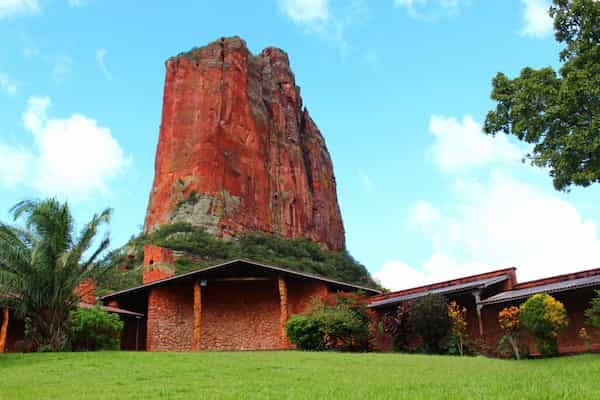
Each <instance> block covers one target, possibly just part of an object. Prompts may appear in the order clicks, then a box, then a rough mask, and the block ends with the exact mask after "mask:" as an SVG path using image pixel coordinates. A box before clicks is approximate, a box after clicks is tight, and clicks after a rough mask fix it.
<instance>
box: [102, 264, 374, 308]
mask: <svg viewBox="0 0 600 400" xmlns="http://www.w3.org/2000/svg"><path fill="white" fill-rule="evenodd" d="M240 265H246V266H250V267H253V268H258V269H262V270H264V271H268V272H270V273H276V274H279V275H284V276H285V275H287V276H293V277H298V278H303V279H311V280H317V281H321V282H323V283H325V284H328V285H330V286H333V287H336V288H339V289H342V290H360V291H364V292H365V293H367V294H380V293H381V292H380V291H379V290H376V289H372V288H368V287H365V286H360V285H354V284H352V283H346V282H341V281H336V280H333V279H329V278H324V277H322V276H318V275H314V274H309V273H305V272H298V271H294V270H291V269H287V268H282V267H277V266H273V265H266V264H261V263H257V262H254V261H249V260H244V259H236V260H232V261H228V262H225V263H222V264H218V265H214V266H211V267H207V268H203V269H199V270H195V271H191V272H186V273H184V274H179V275H174V276H171V277H168V278H164V279H160V280H157V281H154V282H149V283H146V284H143V285H139V286H134V287H131V288H128V289H123V290H119V291H116V292H114V293H110V294H108V295H105V296H101V297H100V300H110V299H113V298H116V297H119V296H123V295H128V294H134V293H140V292H145V291H148V290H150V289H151V288H154V287H158V286H164V285H169V284H173V283H175V282H184V281H192V280H198V279H210V277H214V276H215V275H216V274H219V273H221V272H227V270H228V269H232V268H233V267H235V266H240Z"/></svg>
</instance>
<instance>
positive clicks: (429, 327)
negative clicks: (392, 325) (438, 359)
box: [408, 294, 451, 354]
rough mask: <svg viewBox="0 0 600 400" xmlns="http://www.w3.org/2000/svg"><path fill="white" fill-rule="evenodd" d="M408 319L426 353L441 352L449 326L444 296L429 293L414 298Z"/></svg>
mask: <svg viewBox="0 0 600 400" xmlns="http://www.w3.org/2000/svg"><path fill="white" fill-rule="evenodd" d="M408 320H409V323H410V325H411V326H412V328H413V329H414V332H415V334H416V335H417V336H419V337H420V338H421V340H422V341H423V350H424V351H425V352H426V353H435V354H440V353H442V351H443V348H444V339H445V338H446V337H447V336H448V334H449V333H450V327H451V321H450V317H449V316H448V303H447V301H446V298H445V297H444V296H441V295H437V294H431V295H429V296H425V297H421V298H419V299H417V300H415V302H414V303H413V305H412V307H411V308H410V313H409V316H408Z"/></svg>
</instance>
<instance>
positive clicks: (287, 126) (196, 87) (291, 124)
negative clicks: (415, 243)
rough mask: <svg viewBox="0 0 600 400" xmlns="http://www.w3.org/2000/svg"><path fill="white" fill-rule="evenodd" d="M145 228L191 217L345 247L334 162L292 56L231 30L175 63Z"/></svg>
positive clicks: (214, 228) (215, 229)
mask: <svg viewBox="0 0 600 400" xmlns="http://www.w3.org/2000/svg"><path fill="white" fill-rule="evenodd" d="M166 68H167V75H166V82H165V88H164V98H163V112H162V122H161V127H160V137H159V142H158V149H157V152H156V161H155V176H154V184H153V187H152V191H151V193H150V201H149V204H148V210H147V214H146V221H145V231H151V230H153V229H155V228H156V227H158V226H160V225H162V224H168V223H175V222H189V223H191V224H193V225H196V226H201V227H203V228H205V229H206V230H207V231H208V232H210V233H212V234H215V235H216V236H219V237H225V238H227V237H232V236H235V235H236V234H237V233H240V232H244V231H262V232H269V233H277V234H280V235H282V236H285V237H299V236H303V237H306V238H307V239H310V240H313V241H315V242H318V243H320V244H322V245H325V246H326V247H327V248H329V249H331V250H339V249H342V248H344V246H345V243H344V242H345V239H344V227H343V223H342V218H341V214H340V209H339V206H338V202H337V194H336V182H335V177H334V174H333V165H332V162H331V158H330V156H329V152H328V151H327V147H326V146H325V141H324V139H323V136H322V135H321V133H320V132H319V129H318V128H317V126H316V125H315V123H314V122H313V120H312V119H311V117H310V115H309V114H308V111H307V110H306V108H303V105H302V98H301V97H300V88H299V87H298V86H296V83H295V80H294V75H293V73H292V71H291V69H290V65H289V60H288V56H287V54H286V53H285V52H284V51H282V50H280V49H276V48H267V49H265V50H263V51H262V52H261V53H260V54H259V55H258V56H254V55H252V54H251V53H250V52H249V51H248V48H247V47H246V43H245V42H244V41H243V40H242V39H240V38H238V37H233V38H222V39H220V40H217V41H215V42H213V43H210V44H208V45H207V46H205V47H202V48H198V49H194V50H192V51H190V52H188V53H184V54H180V55H179V56H177V57H173V58H171V59H169V60H168V61H167V62H166Z"/></svg>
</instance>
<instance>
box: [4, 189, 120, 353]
mask: <svg viewBox="0 0 600 400" xmlns="http://www.w3.org/2000/svg"><path fill="white" fill-rule="evenodd" d="M11 213H12V214H13V217H14V220H15V221H17V220H20V219H22V220H24V225H23V226H22V227H20V226H13V225H8V224H4V223H0V297H4V298H5V299H7V301H9V303H10V304H9V305H10V306H11V307H12V308H14V310H15V311H16V313H17V314H18V315H19V316H20V317H21V318H24V319H27V320H28V322H29V323H28V326H29V327H28V331H29V332H28V334H29V335H30V338H31V340H32V342H33V344H34V346H35V347H36V348H48V349H50V350H52V351H60V350H63V349H64V347H65V345H66V344H67V340H68V332H69V313H70V312H71V311H73V310H74V309H75V308H76V307H77V304H78V302H79V298H78V296H77V295H76V293H75V289H76V288H77V286H78V284H79V283H80V282H81V281H83V280H84V279H87V278H90V277H94V276H95V275H96V274H97V272H98V269H97V268H94V267H95V260H96V259H97V258H98V256H99V255H100V254H101V253H102V252H103V251H104V250H105V249H106V248H107V247H108V245H109V240H108V238H104V239H103V240H101V241H100V243H99V244H98V245H97V246H96V247H95V248H94V249H93V250H92V245H93V242H94V238H95V237H96V236H97V234H98V230H99V228H100V227H101V226H102V225H103V224H106V223H108V222H109V220H110V215H111V210H109V209H106V210H104V211H102V212H101V213H100V214H96V215H94V216H93V218H92V219H91V221H89V222H88V223H87V224H86V225H85V226H84V227H83V229H82V230H81V232H80V234H79V235H77V236H76V235H75V234H74V221H73V216H72V215H71V211H70V209H69V206H68V204H67V203H60V202H59V201H57V200H55V199H48V200H42V201H23V202H21V203H18V204H17V205H15V206H14V207H13V208H12V209H11Z"/></svg>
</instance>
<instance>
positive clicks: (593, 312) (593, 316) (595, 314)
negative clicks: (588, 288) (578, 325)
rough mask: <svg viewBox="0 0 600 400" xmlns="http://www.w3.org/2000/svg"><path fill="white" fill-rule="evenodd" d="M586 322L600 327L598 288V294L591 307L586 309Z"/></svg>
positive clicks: (598, 292) (598, 291)
mask: <svg viewBox="0 0 600 400" xmlns="http://www.w3.org/2000/svg"><path fill="white" fill-rule="evenodd" d="M585 323H586V324H588V325H590V326H593V327H596V328H600V290H596V296H595V297H594V298H593V299H592V301H591V302H590V308H588V309H587V310H585Z"/></svg>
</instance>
